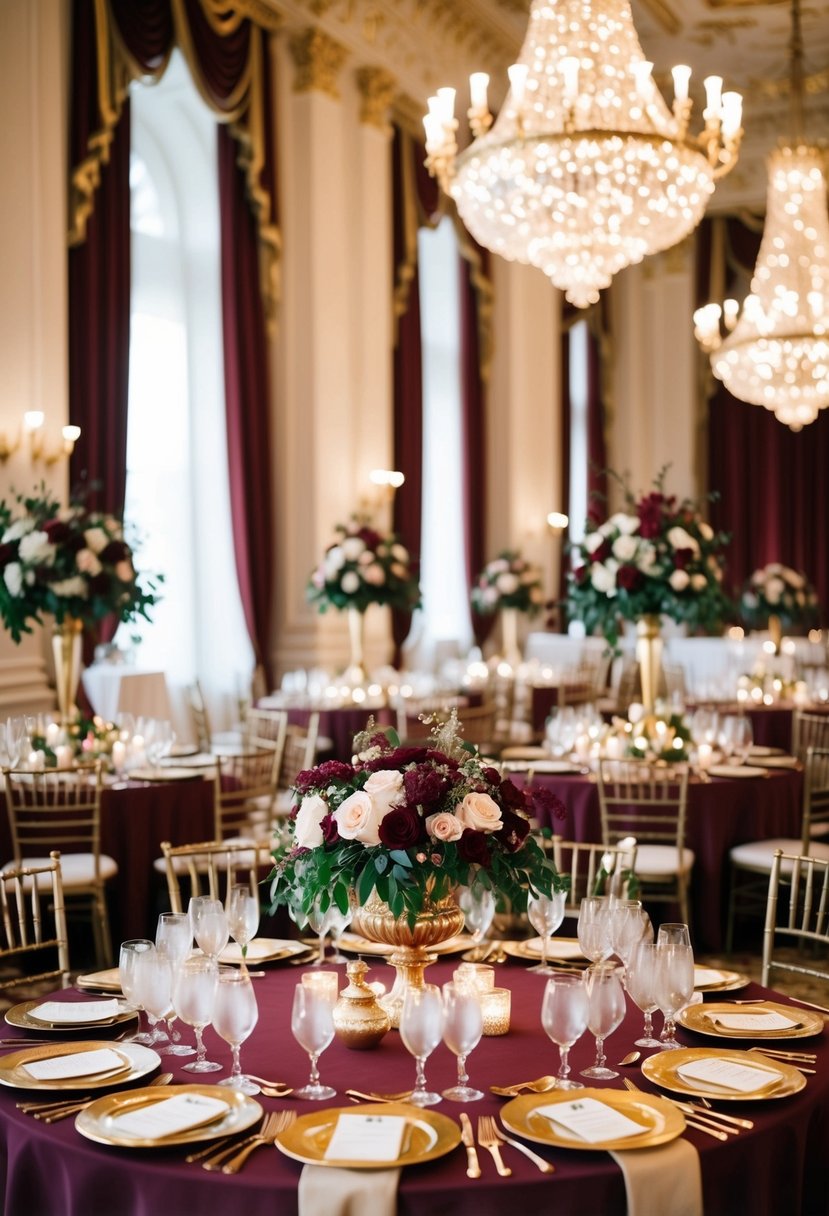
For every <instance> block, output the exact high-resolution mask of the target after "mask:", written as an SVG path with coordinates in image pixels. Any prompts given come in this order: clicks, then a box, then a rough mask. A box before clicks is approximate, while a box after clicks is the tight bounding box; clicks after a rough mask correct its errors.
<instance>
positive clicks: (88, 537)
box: [83, 528, 109, 553]
mask: <svg viewBox="0 0 829 1216" xmlns="http://www.w3.org/2000/svg"><path fill="white" fill-rule="evenodd" d="M83 538H84V540H85V541H86V546H87V548H88V549H91V550H92V552H93V553H100V552H101V550H102V549H106V547H107V545H108V544H109V537H108V536H107V534H106V532H105V531H104V529H103V528H87V530H86V531H85V532H84V534H83Z"/></svg>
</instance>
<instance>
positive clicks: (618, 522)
mask: <svg viewBox="0 0 829 1216" xmlns="http://www.w3.org/2000/svg"><path fill="white" fill-rule="evenodd" d="M608 523H611V524H613V527H614V528H615V529H616V530H617V531H618V532H621V533H622V534H623V535H624V536H631V535H632V534H633V533H634V532H638V531H639V517H638V516H636V515H627V514H626V513H625V512H624V511H617V512H616V514H615V515H611V517H610V519H609V520H608Z"/></svg>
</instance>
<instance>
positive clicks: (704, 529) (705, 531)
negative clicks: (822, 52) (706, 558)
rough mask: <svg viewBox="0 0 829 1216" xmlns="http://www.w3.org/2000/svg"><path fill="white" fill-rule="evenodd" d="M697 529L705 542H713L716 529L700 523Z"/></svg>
mask: <svg viewBox="0 0 829 1216" xmlns="http://www.w3.org/2000/svg"><path fill="white" fill-rule="evenodd" d="M697 527H698V528H699V530H700V535H701V536H702V539H703V540H713V539H714V529H713V528H712V527H711V525H710V524H706V523H699V524H697Z"/></svg>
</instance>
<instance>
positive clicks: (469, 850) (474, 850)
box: [458, 828, 490, 869]
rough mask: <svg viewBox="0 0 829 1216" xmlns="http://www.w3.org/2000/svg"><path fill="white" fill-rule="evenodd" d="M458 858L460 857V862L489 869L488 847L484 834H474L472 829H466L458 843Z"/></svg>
mask: <svg viewBox="0 0 829 1216" xmlns="http://www.w3.org/2000/svg"><path fill="white" fill-rule="evenodd" d="M458 857H460V859H461V861H466V862H469V863H470V864H477V865H479V866H484V867H485V868H486V869H489V864H490V859H489V845H488V843H487V838H486V833H485V832H476V831H475V830H474V829H473V828H466V829H465V831H464V834H463V836H461V838H460V840H459V841H458Z"/></svg>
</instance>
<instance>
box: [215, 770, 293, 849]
mask: <svg viewBox="0 0 829 1216" xmlns="http://www.w3.org/2000/svg"><path fill="white" fill-rule="evenodd" d="M278 766H279V756H278V754H277V752H276V750H275V749H273V748H269V747H260V748H254V749H249V750H246V751H243V752H238V753H231V754H230V755H226V756H224V755H218V756H216V768H215V771H214V784H213V791H214V792H213V809H214V833H215V839H216V840H217V841H220V840H228V839H243V840H268V839H270V837H271V835H272V833H273V830H274V806H275V799H276V789H277V778H278V771H279V769H278Z"/></svg>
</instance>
